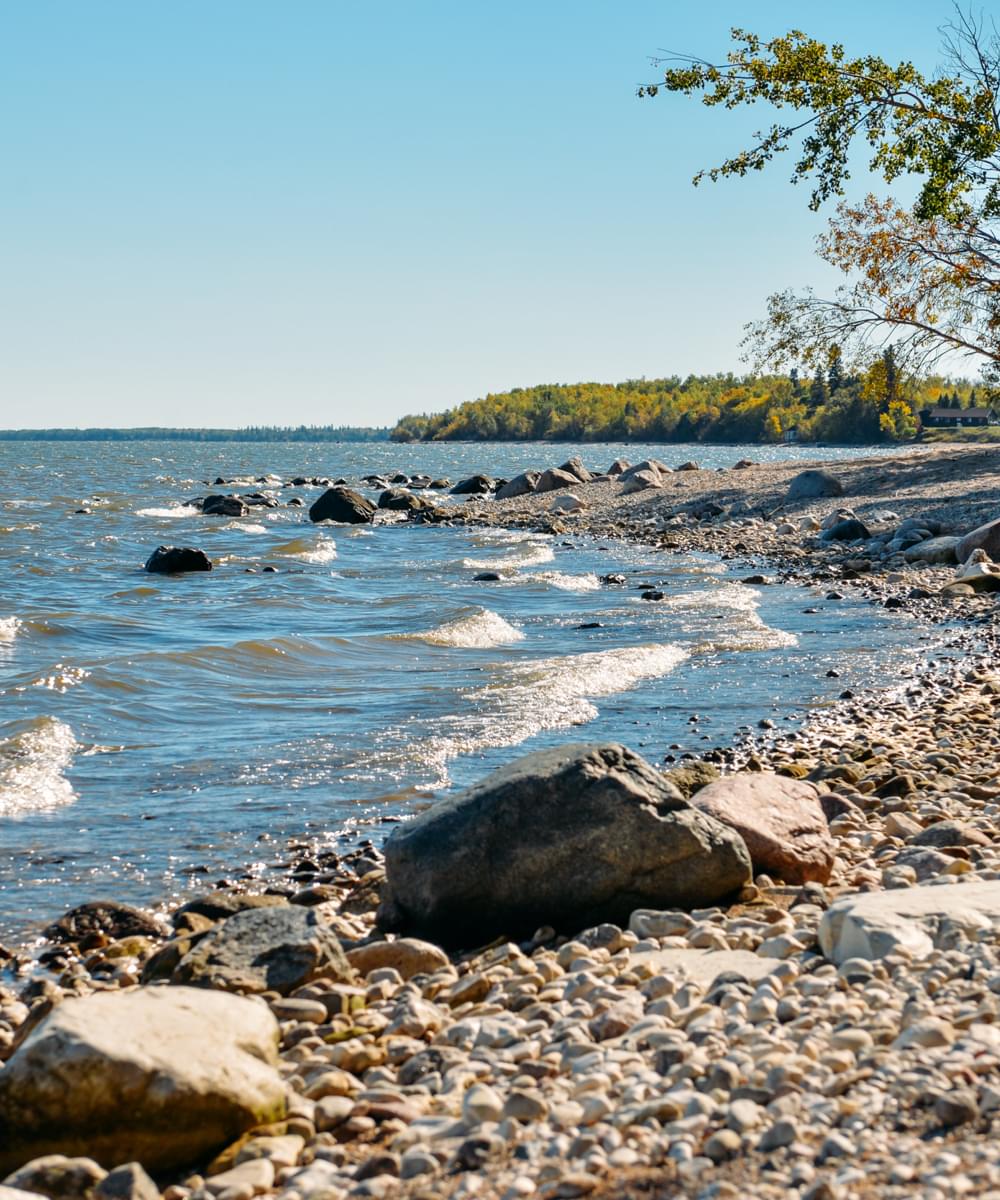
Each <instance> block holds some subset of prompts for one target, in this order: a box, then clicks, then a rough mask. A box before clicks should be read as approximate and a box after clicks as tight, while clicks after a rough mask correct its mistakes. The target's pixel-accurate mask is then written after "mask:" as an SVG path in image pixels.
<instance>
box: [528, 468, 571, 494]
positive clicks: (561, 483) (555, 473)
mask: <svg viewBox="0 0 1000 1200" xmlns="http://www.w3.org/2000/svg"><path fill="white" fill-rule="evenodd" d="M579 482H580V481H579V479H577V477H576V476H575V475H571V474H570V473H569V471H563V470H562V469H561V468H560V467H552V468H551V469H550V470H548V471H543V472H542V473H541V475H539V477H538V482H537V483H536V484H535V491H536V492H554V491H556V490H557V489H558V488H566V487H576V486H577V484H578V483H579Z"/></svg>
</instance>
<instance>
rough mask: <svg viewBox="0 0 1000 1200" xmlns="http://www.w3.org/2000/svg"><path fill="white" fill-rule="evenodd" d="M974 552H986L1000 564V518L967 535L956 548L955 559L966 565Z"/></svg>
mask: <svg viewBox="0 0 1000 1200" xmlns="http://www.w3.org/2000/svg"><path fill="white" fill-rule="evenodd" d="M973 550H985V551H986V553H987V554H988V555H989V556H990V558H992V559H993V561H994V562H1000V518H997V520H995V521H987V522H986V524H985V525H980V526H979V528H978V529H973V531H972V532H971V533H967V534H966V535H965V537H964V538H962V540H961V541H960V542H959V543H958V545H957V546H956V548H955V557H956V558H957V559H958V561H959V562H960V563H964V562H966V561H967V560H968V557H969V555H970V554H971V553H972V552H973Z"/></svg>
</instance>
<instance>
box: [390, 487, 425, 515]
mask: <svg viewBox="0 0 1000 1200" xmlns="http://www.w3.org/2000/svg"><path fill="white" fill-rule="evenodd" d="M378 506H379V508H383V509H386V510H387V511H389V512H407V513H415V512H423V510H424V509H425V508H431V507H433V505H431V504H430V502H429V501H427V500H424V499H423V497H421V496H414V494H413V493H412V492H404V491H400V489H399V488H387V489H386V490H385V491H384V492H383V493H382V495H381V496H379V498H378Z"/></svg>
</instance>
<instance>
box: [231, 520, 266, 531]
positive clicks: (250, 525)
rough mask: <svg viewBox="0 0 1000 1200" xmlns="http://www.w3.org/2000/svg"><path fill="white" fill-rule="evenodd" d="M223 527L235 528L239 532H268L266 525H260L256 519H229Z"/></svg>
mask: <svg viewBox="0 0 1000 1200" xmlns="http://www.w3.org/2000/svg"><path fill="white" fill-rule="evenodd" d="M222 528H223V529H233V530H235V531H236V532H237V533H267V528H266V527H265V526H264V525H258V524H257V523H256V522H254V521H227V522H226V524H225V525H223V526H222Z"/></svg>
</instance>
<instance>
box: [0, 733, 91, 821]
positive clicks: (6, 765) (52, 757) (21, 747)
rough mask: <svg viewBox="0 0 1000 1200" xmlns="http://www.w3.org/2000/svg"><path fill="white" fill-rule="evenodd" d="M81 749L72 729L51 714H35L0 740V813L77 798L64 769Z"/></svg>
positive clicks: (16, 813)
mask: <svg viewBox="0 0 1000 1200" xmlns="http://www.w3.org/2000/svg"><path fill="white" fill-rule="evenodd" d="M79 749H80V746H79V744H78V743H77V740H76V738H75V737H74V736H73V730H72V729H70V727H69V726H68V725H66V724H64V723H63V722H62V721H57V720H55V718H54V717H38V718H37V719H36V720H34V721H31V722H29V723H27V724H26V725H25V726H24V727H22V729H21V730H20V732H18V733H15V734H13V735H12V736H11V737H8V738H7V739H6V740H4V741H0V816H2V817H13V816H20V815H22V814H24V813H28V812H38V811H41V810H44V809H49V808H58V807H59V806H60V805H62V804H70V803H72V802H73V800H75V799H76V795H75V793H74V791H73V788H72V787H71V785H70V782H69V780H68V779H67V778H66V777H65V775H64V774H63V772H64V771H65V770H66V769H67V768H68V767H69V766H70V764H71V763H72V761H73V755H74V754H75V753H76V751H77V750H79Z"/></svg>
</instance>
